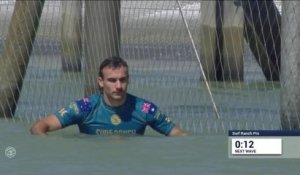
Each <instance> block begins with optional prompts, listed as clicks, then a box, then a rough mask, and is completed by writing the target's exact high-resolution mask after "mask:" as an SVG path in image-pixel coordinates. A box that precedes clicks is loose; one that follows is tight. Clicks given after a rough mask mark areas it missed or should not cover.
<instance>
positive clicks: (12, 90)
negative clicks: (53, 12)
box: [0, 0, 45, 118]
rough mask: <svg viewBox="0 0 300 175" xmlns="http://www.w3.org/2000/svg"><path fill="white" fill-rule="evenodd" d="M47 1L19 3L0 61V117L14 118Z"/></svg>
mask: <svg viewBox="0 0 300 175" xmlns="http://www.w3.org/2000/svg"><path fill="white" fill-rule="evenodd" d="M44 2H45V1H44V0H36V1H23V0H17V1H16V3H15V8H14V12H13V15H12V19H11V22H10V25H9V29H8V34H7V37H6V41H5V43H4V50H3V53H2V55H1V58H0V117H5V118H10V117H12V116H13V115H14V112H15V109H16V105H17V102H18V99H19V94H20V91H21V88H22V83H23V79H24V76H25V72H26V68H27V65H28V62H29V57H30V53H31V50H32V45H33V42H34V40H35V36H36V31H37V29H38V25H39V20H40V16H41V13H42V9H43V6H44Z"/></svg>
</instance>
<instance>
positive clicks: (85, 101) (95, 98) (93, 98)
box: [76, 94, 102, 112]
mask: <svg viewBox="0 0 300 175" xmlns="http://www.w3.org/2000/svg"><path fill="white" fill-rule="evenodd" d="M101 98H102V96H101V94H93V95H90V96H88V97H83V98H80V99H77V100H76V103H77V105H78V106H79V107H80V108H82V110H84V111H87V112H88V111H90V110H91V109H92V108H93V106H95V105H96V104H97V103H99V102H100V101H101Z"/></svg>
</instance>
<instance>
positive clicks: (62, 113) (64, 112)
mask: <svg viewBox="0 0 300 175" xmlns="http://www.w3.org/2000/svg"><path fill="white" fill-rule="evenodd" d="M67 112H68V111H67V110H66V109H65V108H62V109H61V110H59V111H58V113H59V114H60V115H61V116H62V117H64V115H65V114H66V113H67Z"/></svg>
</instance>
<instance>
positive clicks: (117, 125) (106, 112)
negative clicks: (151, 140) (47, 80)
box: [55, 94, 175, 135]
mask: <svg viewBox="0 0 300 175" xmlns="http://www.w3.org/2000/svg"><path fill="white" fill-rule="evenodd" d="M55 115H56V117H57V118H58V120H59V121H60V123H61V125H62V127H63V128H64V127H67V126H69V125H73V124H77V125H78V127H79V130H80V132H81V133H85V134H98V135H110V134H120V135H123V134H126V135H135V134H137V135H143V134H144V133H145V129H146V126H147V125H149V126H150V127H151V128H153V129H154V130H156V131H158V132H159V133H161V134H164V135H168V134H169V133H170V131H171V130H172V129H173V128H174V127H175V124H174V123H173V122H172V121H171V120H170V119H169V118H168V117H167V116H166V115H165V114H162V113H161V112H160V111H159V109H158V108H157V106H156V105H155V104H153V103H151V102H149V101H146V100H144V99H141V98H139V97H136V96H133V95H131V94H127V98H126V101H125V103H124V104H123V105H122V106H120V107H111V106H109V105H107V104H106V103H105V101H104V99H103V97H102V95H101V94H95V95H92V96H89V97H86V98H83V99H79V100H77V101H75V102H73V103H71V104H69V105H68V106H65V107H64V108H62V109H61V110H59V111H57V112H56V113H55Z"/></svg>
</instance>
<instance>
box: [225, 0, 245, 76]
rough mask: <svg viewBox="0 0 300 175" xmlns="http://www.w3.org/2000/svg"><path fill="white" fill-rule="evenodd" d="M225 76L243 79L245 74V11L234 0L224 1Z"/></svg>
mask: <svg viewBox="0 0 300 175" xmlns="http://www.w3.org/2000/svg"><path fill="white" fill-rule="evenodd" d="M223 3H224V4H223V7H224V11H223V43H222V44H223V47H222V48H223V49H222V59H223V60H222V62H223V78H224V80H225V81H243V76H244V62H243V52H244V12H243V8H242V7H238V6H236V5H235V4H234V2H233V1H224V2H223Z"/></svg>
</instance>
